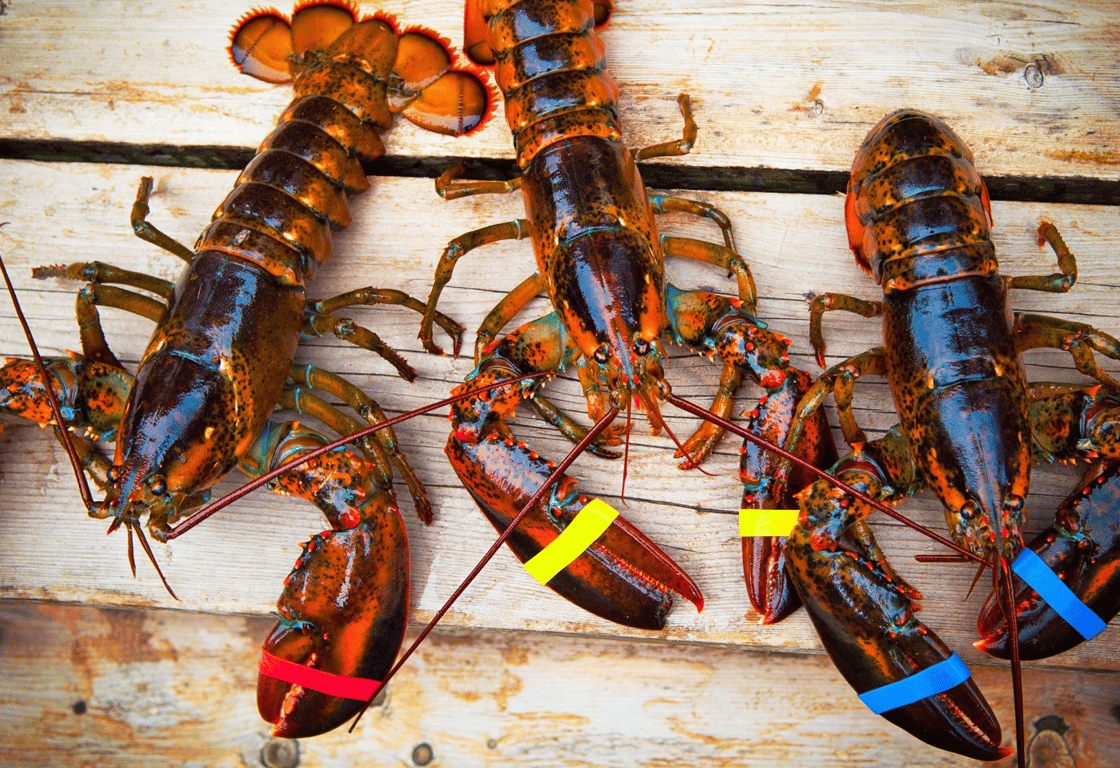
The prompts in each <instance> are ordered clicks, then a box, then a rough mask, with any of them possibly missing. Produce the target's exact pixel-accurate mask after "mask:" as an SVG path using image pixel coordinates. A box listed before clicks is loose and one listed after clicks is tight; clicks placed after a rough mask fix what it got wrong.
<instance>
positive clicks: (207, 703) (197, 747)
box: [0, 601, 1120, 768]
mask: <svg viewBox="0 0 1120 768" xmlns="http://www.w3.org/2000/svg"><path fill="white" fill-rule="evenodd" d="M0 631H2V633H0V638H2V640H0V671H2V672H3V675H4V685H3V686H2V687H0V708H2V710H3V711H4V713H5V716H4V718H2V719H0V762H3V764H4V765H6V766H11V767H12V768H17V767H22V766H41V765H53V764H62V763H63V762H65V764H67V765H87V764H90V765H92V764H98V765H104V764H106V763H109V764H112V765H116V766H145V768H146V767H147V766H152V765H192V764H195V763H197V762H204V763H205V764H206V765H211V766H230V767H231V768H232V767H233V766H243V765H262V764H263V765H271V766H277V765H293V763H283V762H280V761H275V762H271V763H268V762H264V761H263V760H262V756H263V755H264V754H265V753H266V752H270V753H273V754H275V752H277V751H279V750H280V749H289V750H290V749H293V748H295V749H298V765H300V766H302V767H304V768H312V767H314V768H319V767H322V768H331V767H333V766H350V765H418V764H423V763H422V762H417V761H416V758H414V757H413V756H414V754H417V752H416V750H417V748H418V747H420V746H421V745H428V747H430V749H431V750H432V753H433V759H432V761H431V762H430V763H429V764H430V765H432V766H456V767H457V768H458V767H466V766H507V765H511V764H514V763H516V764H517V765H521V766H525V767H526V768H544V767H545V766H560V765H565V766H569V765H580V766H617V765H621V764H625V765H634V766H650V767H651V768H652V767H654V766H664V765H690V766H736V767H738V766H743V767H749V766H772V765H797V766H802V765H804V766H813V765H835V766H861V767H868V768H876V767H878V766H882V767H883V768H887V767H888V766H890V767H892V768H893V766H898V765H902V764H906V765H909V766H915V767H916V768H925V767H926V766H929V767H930V768H932V767H933V766H950V765H961V766H965V765H969V766H971V765H976V763H975V762H974V761H971V760H966V759H964V758H957V757H955V756H952V755H947V754H946V753H944V752H940V751H938V750H935V749H933V748H931V747H928V746H926V745H924V744H922V743H920V742H917V741H916V740H914V739H912V738H911V737H909V736H908V735H907V734H905V733H904V732H902V731H901V730H899V729H897V728H895V727H894V726H892V725H890V724H889V723H887V722H886V721H885V720H883V719H882V718H879V717H876V716H874V715H871V714H870V713H869V712H868V711H867V710H866V709H864V708H863V705H862V704H860V703H859V702H858V701H856V700H855V698H854V697H850V696H845V695H838V694H840V693H841V692H842V691H843V690H845V688H846V686H845V684H844V682H843V680H842V679H840V677H839V675H838V674H837V673H836V671H835V670H834V669H832V667H831V665H829V664H828V663H827V660H826V659H823V658H811V657H810V658H804V657H796V656H790V655H786V654H765V653H748V652H742V651H740V650H736V649H731V648H719V647H702V646H691V645H680V646H664V645H655V644H652V643H644V642H637V641H619V640H597V639H588V638H575V637H562V636H557V635H552V634H533V633H500V634H499V633H482V632H471V631H456V632H443V631H437V632H436V633H435V634H434V635H433V636H432V638H431V640H430V641H429V643H428V644H427V645H426V646H424V647H423V648H422V649H421V650H420V651H419V653H418V654H417V657H416V661H415V662H414V663H413V664H412V665H411V666H410V667H408V668H406V669H405V670H404V671H402V672H401V674H400V676H399V677H397V679H396V680H395V681H394V682H393V684H392V686H391V687H390V689H389V691H388V693H387V695H386V698H385V699H384V701H383V702H382V703H381V704H380V705H379V706H376V707H375V708H374V709H373V710H371V712H370V713H369V714H368V715H367V716H366V717H365V718H364V719H363V720H362V721H361V723H360V724H359V725H358V728H357V729H356V731H355V732H354V733H353V734H347V733H346V732H345V731H344V730H339V731H337V732H334V733H331V734H327V735H324V736H320V737H316V738H314V739H307V740H303V741H301V742H299V743H298V744H295V743H293V742H287V741H284V740H274V741H270V740H269V737H268V734H267V729H266V728H265V727H264V724H263V723H261V722H260V721H259V719H258V716H257V713H256V707H255V703H254V680H253V674H252V672H253V669H254V666H255V662H256V655H257V648H256V643H257V638H258V637H259V636H260V635H261V634H262V633H263V632H265V631H266V626H265V622H264V620H263V619H261V618H248V617H241V616H211V615H206V614H196V613H188V612H184V611H165V610H136V609H130V610H122V609H110V608H94V607H85V606H81V607H79V606H64V605H43V604H35V603H27V602H17V603H12V602H8V601H4V602H0ZM976 676H977V678H978V681H979V683H980V685H981V687H983V688H984V689H985V690H991V689H992V688H993V687H996V688H998V687H999V686H1000V685H1001V684H1002V682H1003V681H1002V678H1003V677H1004V674H1003V672H1002V671H1001V670H996V669H979V670H977V672H976ZM1113 682H1114V678H1113V677H1111V676H1110V677H1105V676H1103V675H1100V674H1094V673H1089V672H1082V671H1061V670H1046V671H1044V672H1040V673H1039V674H1037V675H1032V676H1029V677H1028V678H1027V681H1026V684H1027V697H1026V700H1027V713H1026V714H1027V722H1028V724H1031V725H1028V729H1029V731H1028V738H1029V739H1030V749H1029V751H1030V757H1031V763H1030V764H1031V765H1032V766H1035V767H1036V768H1039V767H1041V766H1069V765H1077V766H1079V767H1080V768H1097V767H1098V766H1100V767H1102V768H1103V766H1112V765H1115V764H1116V763H1115V760H1116V756H1117V754H1120V735H1118V732H1117V729H1116V722H1115V720H1114V719H1113V717H1114V712H1113V713H1110V711H1109V710H1110V707H1113V705H1114V703H1115V699H1114V696H1113V695H1112V694H1113V691H1114V688H1113V687H1112V683H1113ZM993 706H994V707H995V709H996V711H997V712H998V713H999V714H1000V716H1001V717H1002V719H1003V721H1004V723H1009V722H1010V721H1011V717H1010V701H1009V700H1008V698H1007V696H1006V695H1005V694H1004V693H999V694H997V696H995V697H993ZM1039 724H1041V725H1039ZM1063 725H1064V726H1067V727H1069V730H1068V731H1066V732H1065V733H1064V734H1063V733H1059V730H1060V729H1061V727H1062V726H1063ZM1055 728H1057V729H1058V730H1055ZM63 756H65V757H63ZM993 765H995V766H1004V767H1006V766H1008V765H1010V763H1009V762H1008V761H1006V760H1005V761H1000V762H998V763H993Z"/></svg>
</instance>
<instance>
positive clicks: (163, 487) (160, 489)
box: [151, 477, 167, 496]
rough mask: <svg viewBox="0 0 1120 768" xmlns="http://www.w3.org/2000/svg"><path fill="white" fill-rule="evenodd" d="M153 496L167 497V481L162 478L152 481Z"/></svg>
mask: <svg viewBox="0 0 1120 768" xmlns="http://www.w3.org/2000/svg"><path fill="white" fill-rule="evenodd" d="M151 487H152V494H153V495H155V496H166V495H167V480H166V479H165V478H162V477H157V478H155V479H154V480H152V486H151Z"/></svg>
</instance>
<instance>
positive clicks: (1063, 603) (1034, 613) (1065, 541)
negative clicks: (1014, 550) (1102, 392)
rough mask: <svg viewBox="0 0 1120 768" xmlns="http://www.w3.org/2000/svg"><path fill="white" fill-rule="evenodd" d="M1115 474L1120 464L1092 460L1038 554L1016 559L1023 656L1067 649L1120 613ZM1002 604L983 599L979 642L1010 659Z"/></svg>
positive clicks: (1119, 482)
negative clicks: (1024, 577)
mask: <svg viewBox="0 0 1120 768" xmlns="http://www.w3.org/2000/svg"><path fill="white" fill-rule="evenodd" d="M1118 474H1120V464H1117V463H1116V462H1106V463H1101V462H1095V463H1093V464H1092V465H1090V467H1089V469H1088V471H1087V472H1086V474H1085V477H1084V478H1082V481H1081V483H1080V484H1079V485H1078V487H1077V488H1076V489H1075V490H1074V491H1073V493H1071V494H1070V495H1069V496H1068V497H1067V498H1066V500H1065V501H1063V502H1062V504H1061V506H1060V507H1059V508H1058V513H1057V516H1056V519H1055V521H1054V524H1053V525H1051V526H1050V527H1049V528H1048V529H1046V530H1045V531H1043V532H1042V533H1040V534H1039V535H1038V536H1037V537H1036V538H1035V539H1034V540H1033V541H1031V543H1030V544H1029V545H1028V550H1029V551H1030V552H1034V553H1035V555H1037V557H1030V556H1029V555H1028V554H1027V552H1026V551H1025V552H1024V553H1023V554H1021V555H1020V556H1019V559H1017V560H1016V561H1015V565H1014V566H1013V572H1015V573H1016V579H1015V610H1016V622H1017V625H1018V628H1019V656H1020V658H1023V659H1045V658H1049V657H1050V656H1056V655H1057V654H1059V653H1064V652H1065V651H1068V650H1069V649H1071V648H1073V647H1074V646H1076V645H1078V644H1080V643H1082V642H1084V641H1085V640H1086V639H1088V638H1089V637H1092V636H1094V635H1095V634H1096V633H1097V632H1099V631H1101V630H1102V629H1103V628H1104V626H1105V625H1107V624H1108V622H1109V621H1111V620H1112V619H1113V617H1115V616H1116V614H1117V613H1120V514H1118V513H1117V509H1120V479H1118ZM1028 558H1029V559H1028ZM1032 561H1033V562H1032ZM1047 570H1048V571H1050V572H1052V574H1053V575H1051V573H1048V572H1047ZM1032 572H1033V573H1032ZM1019 574H1022V575H1024V576H1026V577H1027V579H1028V580H1029V581H1031V582H1032V583H1033V586H1032V585H1031V584H1028V583H1026V582H1025V581H1024V580H1023V578H1020V576H1019ZM1055 578H1056V579H1057V583H1055ZM1047 585H1049V586H1047ZM1062 585H1064V587H1065V589H1066V590H1068V592H1066V591H1064V590H1063V589H1062ZM1036 587H1037V591H1036ZM1040 592H1041V593H1043V594H1042V595H1041V596H1040V594H1039V593H1040ZM999 602H1000V601H999V600H997V599H996V598H995V596H994V595H993V596H990V597H989V598H988V601H987V602H986V603H985V604H984V607H983V609H982V610H981V612H980V617H979V619H978V620H977V624H976V626H977V629H978V630H979V632H980V636H981V638H982V639H981V640H979V641H978V642H977V643H976V647H977V648H979V649H980V650H982V651H984V652H986V653H989V654H991V655H992V656H995V657H997V658H1001V659H1007V658H1010V657H1011V643H1010V642H1009V632H1008V626H1007V620H1006V619H1005V617H1004V615H1003V612H1002V611H1001V609H1000V604H999ZM1054 606H1058V608H1059V609H1060V612H1059V610H1056V609H1055V607H1054Z"/></svg>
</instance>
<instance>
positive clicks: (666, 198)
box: [649, 194, 735, 251]
mask: <svg viewBox="0 0 1120 768" xmlns="http://www.w3.org/2000/svg"><path fill="white" fill-rule="evenodd" d="M649 204H650V207H651V208H653V212H654V213H656V214H662V213H688V214H691V215H693V216H699V217H701V218H705V219H711V220H712V221H713V222H714V223H715V225H716V226H717V227H719V231H720V233H722V234H723V244H724V246H725V247H726V248H727V249H728V250H729V251H735V237H734V236H733V235H732V234H731V219H729V218H728V217H727V214H726V213H724V212H723V211H721V210H720V209H719V208H716V207H715V206H714V205H712V204H711V203H705V202H703V201H701V200H692V199H691V198H687V197H675V196H673V195H658V194H651V195H650V196H649Z"/></svg>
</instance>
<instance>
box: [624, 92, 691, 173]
mask: <svg viewBox="0 0 1120 768" xmlns="http://www.w3.org/2000/svg"><path fill="white" fill-rule="evenodd" d="M677 104H678V105H679V106H680V108H681V117H683V118H684V130H683V131H682V134H681V138H679V139H677V140H676V141H663V142H661V143H660V144H654V145H652V146H649V147H642V148H641V149H635V150H634V161H635V162H640V161H642V160H650V159H652V158H655V157H679V156H680V155H687V154H688V153H689V152H691V151H692V145H693V144H695V143H696V134H697V128H696V121H695V120H693V119H692V101H691V99H689V98H688V94H687V93H682V94H679V95H678V96H677Z"/></svg>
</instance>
